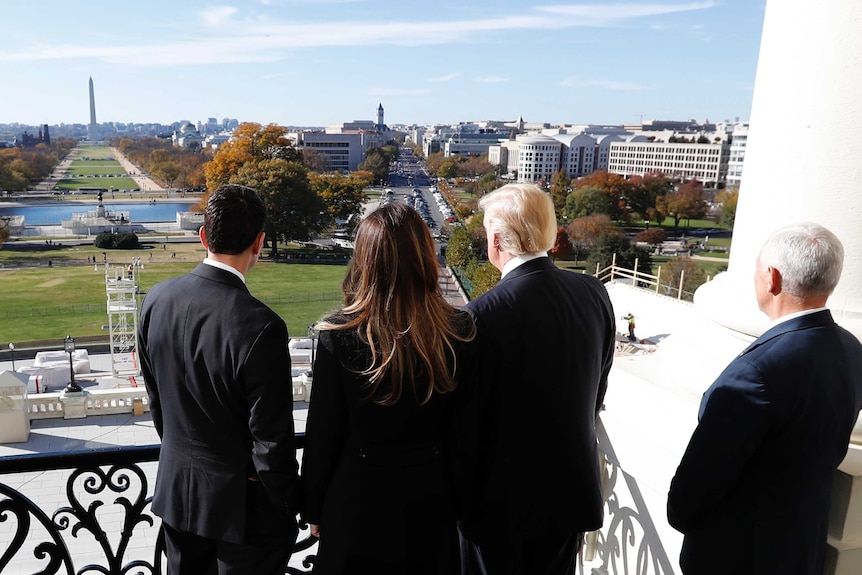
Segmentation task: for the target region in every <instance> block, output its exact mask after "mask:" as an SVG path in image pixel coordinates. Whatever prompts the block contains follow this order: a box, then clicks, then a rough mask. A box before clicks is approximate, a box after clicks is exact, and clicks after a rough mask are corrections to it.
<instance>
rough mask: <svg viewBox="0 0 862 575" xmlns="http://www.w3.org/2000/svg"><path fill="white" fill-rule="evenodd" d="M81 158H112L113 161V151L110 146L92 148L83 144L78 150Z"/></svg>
mask: <svg viewBox="0 0 862 575" xmlns="http://www.w3.org/2000/svg"><path fill="white" fill-rule="evenodd" d="M76 149H77V150H78V157H79V158H110V159H113V157H114V156H113V154H111V149H110V148H109V147H108V146H92V145H86V144H82V145H79V146H78V147H77V148H76Z"/></svg>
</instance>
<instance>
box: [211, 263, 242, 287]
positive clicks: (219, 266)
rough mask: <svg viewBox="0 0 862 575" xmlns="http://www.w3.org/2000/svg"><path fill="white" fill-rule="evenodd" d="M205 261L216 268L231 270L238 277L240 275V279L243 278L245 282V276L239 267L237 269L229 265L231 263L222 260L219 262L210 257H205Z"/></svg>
mask: <svg viewBox="0 0 862 575" xmlns="http://www.w3.org/2000/svg"><path fill="white" fill-rule="evenodd" d="M204 263H205V264H206V265H208V266H212V267H214V268H218V269H220V270H224V271H226V272H230V273H232V274H233V275H235V276H236V277H238V278H239V279H241V280H242V283H245V276H244V275H242V274H241V273H240V271H239V270H238V269H236V268H235V267H232V266H229V265H227V264H225V263H222V262H217V261H215V260H211V259H209V258H204Z"/></svg>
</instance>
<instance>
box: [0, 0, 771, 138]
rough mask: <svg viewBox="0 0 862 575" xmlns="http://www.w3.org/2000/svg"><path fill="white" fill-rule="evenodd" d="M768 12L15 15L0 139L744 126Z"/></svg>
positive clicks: (165, 9) (157, 6)
mask: <svg viewBox="0 0 862 575" xmlns="http://www.w3.org/2000/svg"><path fill="white" fill-rule="evenodd" d="M764 10H765V0H656V1H640V0H629V1H627V2H616V1H610V2H605V1H603V0H591V3H590V2H566V1H562V0H538V1H537V2H536V1H533V0H433V1H430V2H417V1H416V0H248V1H244V2H240V1H234V2H226V3H219V2H217V1H216V2H201V1H198V0H171V1H167V0H147V1H146V2H117V1H116V0H111V1H105V0H88V1H87V2H69V1H68V0H63V1H59V0H30V1H28V2H3V3H2V7H0V37H2V42H0V78H2V87H0V123H14V122H19V123H22V124H30V125H35V124H45V123H46V124H59V123H84V124H86V123H87V122H89V103H88V79H89V78H90V77H92V78H93V82H94V85H95V98H96V114H97V120H98V121H99V122H111V121H115V122H159V123H164V124H169V123H171V122H175V121H179V120H190V121H192V122H196V121H206V119H207V118H209V117H215V118H218V119H219V120H221V119H222V118H236V119H238V120H239V121H241V122H243V121H253V122H260V123H263V124H268V123H276V124H281V125H286V126H327V125H330V124H337V123H340V122H347V121H353V120H375V119H376V110H377V105H378V104H379V103H382V104H383V107H384V109H385V121H386V123H387V124H389V125H393V124H437V123H440V124H454V123H457V122H466V121H481V120H506V121H512V120H515V119H517V118H518V117H519V116H520V117H523V118H524V120H525V121H527V122H548V123H550V124H551V125H559V124H564V123H596V124H620V123H631V122H639V121H641V119H643V120H651V119H658V120H687V119H696V120H699V121H705V120H709V121H713V122H717V121H724V120H729V121H733V120H736V119H737V118H739V119H740V120H742V121H747V120H748V116H749V113H750V108H751V99H752V90H753V86H754V75H755V71H756V67H757V56H758V50H759V45H760V34H761V28H762V25H763V15H764Z"/></svg>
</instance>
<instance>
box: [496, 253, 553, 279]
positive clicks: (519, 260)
mask: <svg viewBox="0 0 862 575" xmlns="http://www.w3.org/2000/svg"><path fill="white" fill-rule="evenodd" d="M546 257H548V252H539V253H536V254H521V255H519V256H515V257H513V258H512V259H510V260H509V261H507V262H506V263H505V264H503V269H502V270H500V279H503V278H504V277H506V274H507V273H509V272H510V271H512V270H513V269H515V268H516V267H518V266H521V265H524V264H525V263H527V262H528V261H530V260H535V259H537V258H546Z"/></svg>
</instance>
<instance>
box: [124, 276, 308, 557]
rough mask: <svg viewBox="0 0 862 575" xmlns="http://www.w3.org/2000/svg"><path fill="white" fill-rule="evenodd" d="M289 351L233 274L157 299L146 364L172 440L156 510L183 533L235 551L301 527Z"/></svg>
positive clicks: (143, 352) (280, 324) (151, 307)
mask: <svg viewBox="0 0 862 575" xmlns="http://www.w3.org/2000/svg"><path fill="white" fill-rule="evenodd" d="M287 342H288V336H287V328H286V326H285V324H284V321H282V320H281V318H279V317H278V315H276V314H275V312H273V311H272V310H270V309H269V308H268V307H266V306H265V305H264V304H263V303H261V302H260V301H258V300H257V299H255V298H254V297H252V296H251V294H250V293H249V291H248V288H246V286H245V284H244V283H243V282H242V280H240V279H239V278H238V277H237V276H235V275H234V274H232V273H230V272H228V271H225V270H222V269H218V268H216V267H213V266H210V265H207V264H201V265H199V266H198V267H197V268H195V270H193V271H192V272H191V273H188V274H186V275H183V276H180V277H177V278H172V279H169V280H166V281H164V282H161V283H159V284H157V285H156V286H154V287H153V288H152V289H151V290H150V292H149V293H148V294H147V296H146V298H145V300H144V303H143V307H142V311H141V319H140V325H139V327H138V356H139V358H140V362H141V370H142V372H143V375H144V379H145V380H146V385H147V391H148V393H149V398H150V412H151V413H152V417H153V422H154V423H155V427H156V431H158V433H159V436H160V437H161V438H162V446H161V454H160V456H159V468H158V474H157V477H156V487H155V494H154V496H153V512H154V513H156V515H158V516H160V517H161V518H162V519H163V520H164V521H165V522H166V523H167V524H168V525H170V526H171V527H173V528H174V529H177V530H179V531H183V532H186V533H193V534H196V535H200V536H202V537H207V538H210V539H216V540H220V541H228V542H233V543H243V542H248V541H253V540H254V536H255V535H256V534H259V533H271V532H279V531H284V532H285V533H290V532H291V531H292V530H294V529H295V526H296V524H295V522H296V519H295V514H296V512H297V511H298V507H299V505H298V495H299V489H298V488H299V481H298V477H297V464H296V455H295V453H296V452H295V439H294V431H293V384H292V381H291V374H290V355H289V353H288V350H287ZM255 474H256V476H257V478H258V479H259V481H249V477H250V476H252V475H255ZM285 544H286V545H290V544H292V541H286V543H285Z"/></svg>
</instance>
